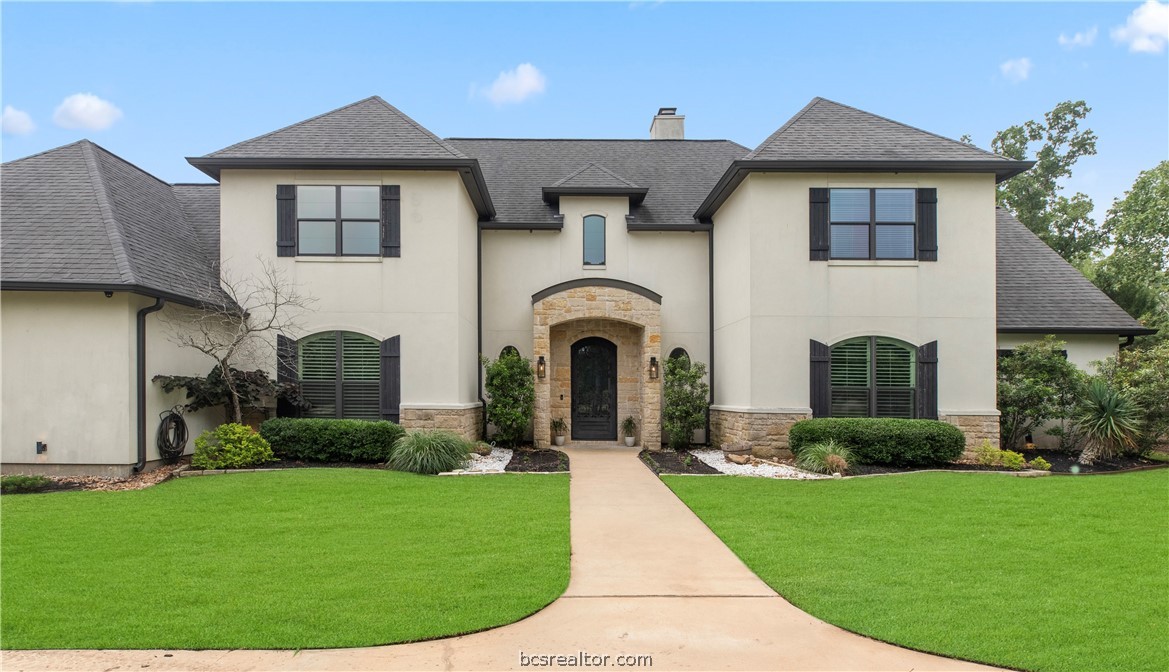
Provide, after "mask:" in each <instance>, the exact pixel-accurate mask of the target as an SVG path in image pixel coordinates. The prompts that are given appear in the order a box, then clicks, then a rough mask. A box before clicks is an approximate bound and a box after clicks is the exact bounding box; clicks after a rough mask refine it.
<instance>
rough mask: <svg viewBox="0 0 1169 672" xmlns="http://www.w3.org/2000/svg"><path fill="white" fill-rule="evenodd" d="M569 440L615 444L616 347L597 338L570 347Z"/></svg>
mask: <svg viewBox="0 0 1169 672" xmlns="http://www.w3.org/2000/svg"><path fill="white" fill-rule="evenodd" d="M572 438H573V440H576V441H616V440H617V346H616V345H615V344H613V343H611V342H609V341H607V340H605V339H603V338H600V337H592V338H582V339H581V340H579V341H577V342H576V343H573V344H572Z"/></svg>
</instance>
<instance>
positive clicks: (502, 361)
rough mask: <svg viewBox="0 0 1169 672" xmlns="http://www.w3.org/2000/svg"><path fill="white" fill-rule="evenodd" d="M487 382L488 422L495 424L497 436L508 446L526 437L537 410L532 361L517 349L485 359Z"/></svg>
mask: <svg viewBox="0 0 1169 672" xmlns="http://www.w3.org/2000/svg"><path fill="white" fill-rule="evenodd" d="M481 361H482V363H483V368H484V373H485V377H484V381H483V385H484V388H485V389H486V391H487V422H490V423H491V424H493V425H495V436H496V438H497V439H499V441H500V442H501V443H502V444H504V445H507V446H515V445H518V444H519V443H520V442H521V441H523V440H524V434H525V433H527V431H528V426H529V425H531V424H532V415H533V414H534V412H535V404H536V384H535V381H534V380H533V374H532V363H531V362H530V361H528V360H527V359H526V358H524V357H521V356H520V355H519V353H518V352H515V351H514V350H506V351H504V352H503V353H502V354H501V355H500V356H499V359H495V360H491V359H487V358H486V357H482V359H481Z"/></svg>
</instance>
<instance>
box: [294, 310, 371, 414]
mask: <svg viewBox="0 0 1169 672" xmlns="http://www.w3.org/2000/svg"><path fill="white" fill-rule="evenodd" d="M297 354H298V360H299V361H298V362H297V371H298V372H299V377H300V387H301V392H302V394H303V395H304V397H305V399H307V400H308V402H309V403H311V404H312V407H311V408H309V409H307V410H306V411H305V412H304V416H305V417H308V418H352V419H356V420H380V419H381V417H382V414H381V396H380V395H381V353H380V344H379V343H378V341H377V340H375V339H372V338H370V337H368V336H363V335H361V334H356V333H353V332H351V331H326V332H322V333H319V334H313V335H312V336H306V337H305V338H302V339H300V340H299V341H298V342H297Z"/></svg>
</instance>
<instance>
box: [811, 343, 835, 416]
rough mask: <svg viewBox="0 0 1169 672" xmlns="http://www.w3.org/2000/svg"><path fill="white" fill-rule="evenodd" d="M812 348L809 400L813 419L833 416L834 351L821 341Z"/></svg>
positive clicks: (812, 344) (813, 344)
mask: <svg viewBox="0 0 1169 672" xmlns="http://www.w3.org/2000/svg"><path fill="white" fill-rule="evenodd" d="M809 343H811V346H812V360H811V393H810V395H809V399H810V401H811V406H812V417H813V418H827V417H829V416H830V415H832V375H831V374H832V369H831V366H832V349H831V348H829V347H828V346H827V345H825V344H823V343H821V342H819V341H809Z"/></svg>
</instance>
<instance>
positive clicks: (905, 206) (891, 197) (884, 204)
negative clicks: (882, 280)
mask: <svg viewBox="0 0 1169 672" xmlns="http://www.w3.org/2000/svg"><path fill="white" fill-rule="evenodd" d="M916 196H917V192H916V190H915V189H830V190H829V197H828V211H829V223H830V226H831V247H830V249H831V255H830V256H831V258H832V259H914V258H915V257H916V252H917V244H916V224H917V217H916V210H917V208H916V204H917V197H916Z"/></svg>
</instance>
